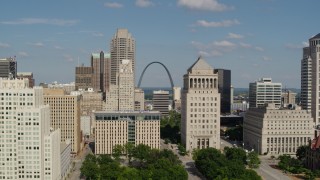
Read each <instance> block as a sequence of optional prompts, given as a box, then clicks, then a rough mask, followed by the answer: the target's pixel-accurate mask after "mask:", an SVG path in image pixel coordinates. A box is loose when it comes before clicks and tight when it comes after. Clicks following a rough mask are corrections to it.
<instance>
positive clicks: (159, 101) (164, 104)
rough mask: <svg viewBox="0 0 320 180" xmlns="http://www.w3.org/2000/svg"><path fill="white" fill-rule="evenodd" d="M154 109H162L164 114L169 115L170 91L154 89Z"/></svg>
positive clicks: (161, 111)
mask: <svg viewBox="0 0 320 180" xmlns="http://www.w3.org/2000/svg"><path fill="white" fill-rule="evenodd" d="M152 102H153V110H154V111H160V113H161V115H162V116H168V115H169V103H170V102H169V91H163V90H159V91H153V97H152Z"/></svg>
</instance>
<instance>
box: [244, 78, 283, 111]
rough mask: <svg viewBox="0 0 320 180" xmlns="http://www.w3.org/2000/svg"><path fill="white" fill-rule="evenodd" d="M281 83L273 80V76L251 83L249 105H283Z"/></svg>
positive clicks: (251, 106)
mask: <svg viewBox="0 0 320 180" xmlns="http://www.w3.org/2000/svg"><path fill="white" fill-rule="evenodd" d="M281 88H282V85H281V83H275V82H272V79H271V78H261V79H259V80H258V81H256V82H253V83H250V85H249V107H250V108H254V107H264V106H265V105H266V104H268V103H274V104H275V106H276V107H277V108H279V107H280V106H281V92H282V89H281Z"/></svg>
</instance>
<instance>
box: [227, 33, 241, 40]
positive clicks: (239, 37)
mask: <svg viewBox="0 0 320 180" xmlns="http://www.w3.org/2000/svg"><path fill="white" fill-rule="evenodd" d="M228 38H229V39H242V38H243V35H240V34H235V33H229V34H228Z"/></svg>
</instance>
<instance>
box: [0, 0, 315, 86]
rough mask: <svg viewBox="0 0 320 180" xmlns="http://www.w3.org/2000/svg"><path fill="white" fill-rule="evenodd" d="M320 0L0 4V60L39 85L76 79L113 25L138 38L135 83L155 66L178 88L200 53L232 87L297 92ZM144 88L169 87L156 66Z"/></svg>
mask: <svg viewBox="0 0 320 180" xmlns="http://www.w3.org/2000/svg"><path fill="white" fill-rule="evenodd" d="M319 7H320V1H319V0H308V1H303V0H243V1H235V0H113V1H112V0H110V1H109V0H68V1H65V0H55V1H41V0H28V1H18V0H2V1H1V5H0V58H6V57H13V56H16V60H17V61H18V71H19V72H33V74H34V77H35V80H36V84H39V83H40V82H46V83H51V82H53V81H58V82H60V83H68V82H73V81H74V79H75V67H76V66H78V65H79V64H84V65H86V66H89V65H90V56H91V53H96V52H100V51H101V50H103V51H104V52H107V53H108V52H109V44H110V40H111V39H112V37H113V35H114V34H115V32H116V31H117V29H118V28H127V29H128V30H129V32H130V33H131V34H132V36H133V37H134V38H135V40H136V72H135V76H136V81H138V80H139V78H140V75H141V72H142V71H143V69H144V68H145V67H146V66H147V65H148V64H149V63H151V62H153V61H159V62H161V63H163V64H165V66H166V67H167V68H168V69H169V71H170V73H171V75H172V78H173V81H174V84H175V86H183V84H182V80H183V75H184V74H186V71H187V69H188V68H189V67H190V66H191V65H192V64H193V63H194V62H195V61H196V60H197V58H198V57H199V56H200V55H202V57H203V59H205V60H206V61H207V62H208V63H209V64H210V65H211V66H212V67H213V68H219V69H229V70H231V74H232V78H231V81H232V85H233V86H234V87H235V88H248V86H249V83H250V82H254V81H256V80H257V79H259V78H262V77H271V78H272V80H273V81H274V82H281V83H282V85H283V87H286V88H300V61H301V59H302V48H303V47H305V46H308V40H309V38H311V37H312V36H314V35H316V34H318V33H320V23H319V20H318V17H319V15H318V14H319V13H318V12H319ZM141 86H143V87H169V86H170V81H169V78H168V75H167V73H166V71H165V69H164V68H162V66H160V65H159V64H153V65H151V66H149V68H148V69H147V70H146V72H145V74H144V77H143V79H142V83H141Z"/></svg>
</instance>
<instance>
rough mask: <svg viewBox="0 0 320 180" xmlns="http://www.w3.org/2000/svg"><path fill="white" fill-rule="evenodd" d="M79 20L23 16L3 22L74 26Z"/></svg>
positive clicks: (3, 22)
mask: <svg viewBox="0 0 320 180" xmlns="http://www.w3.org/2000/svg"><path fill="white" fill-rule="evenodd" d="M78 22H79V21H78V20H65V19H46V18H21V19H18V20H14V21H2V22H0V23H1V24H10V25H32V24H48V25H56V26H72V25H75V24H77V23H78Z"/></svg>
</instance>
